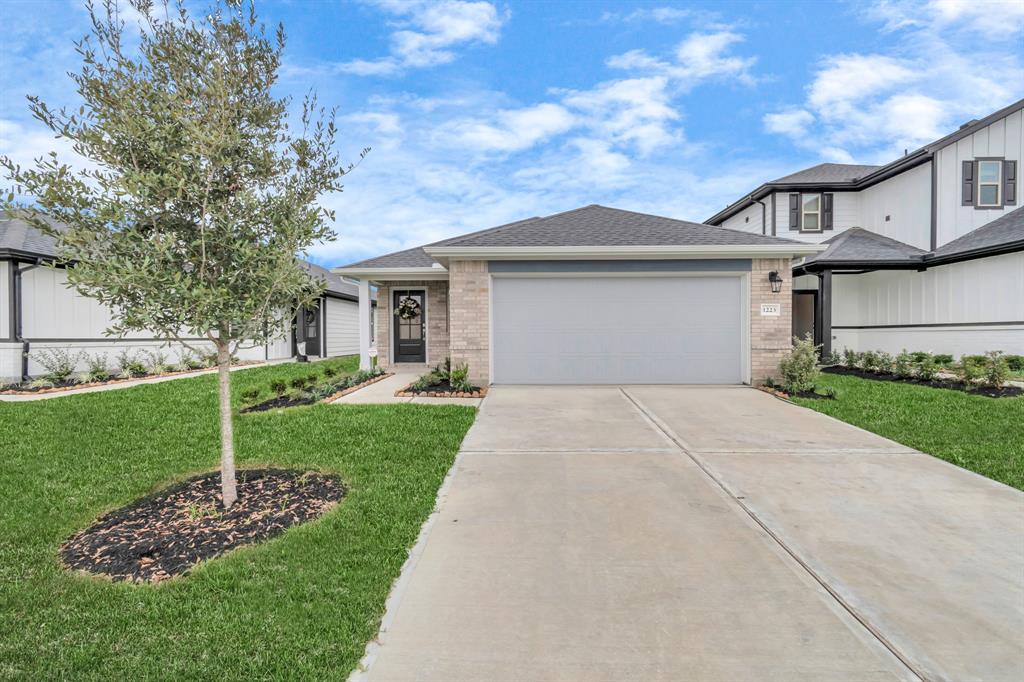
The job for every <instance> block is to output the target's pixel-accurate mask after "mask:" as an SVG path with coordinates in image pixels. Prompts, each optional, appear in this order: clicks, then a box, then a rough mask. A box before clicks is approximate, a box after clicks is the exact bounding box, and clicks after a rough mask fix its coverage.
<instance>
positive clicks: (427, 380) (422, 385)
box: [410, 371, 441, 391]
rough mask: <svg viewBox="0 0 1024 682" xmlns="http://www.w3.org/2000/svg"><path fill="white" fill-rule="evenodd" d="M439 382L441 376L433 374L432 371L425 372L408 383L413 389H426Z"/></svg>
mask: <svg viewBox="0 0 1024 682" xmlns="http://www.w3.org/2000/svg"><path fill="white" fill-rule="evenodd" d="M439 383H441V377H439V376H438V375H437V374H435V373H434V372H433V371H430V372H427V373H426V374H424V375H423V376H421V377H420V378H419V379H417V380H416V381H414V382H412V384H410V387H411V388H412V389H413V390H415V391H426V390H429V389H430V388H431V387H432V386H437V385H438V384H439Z"/></svg>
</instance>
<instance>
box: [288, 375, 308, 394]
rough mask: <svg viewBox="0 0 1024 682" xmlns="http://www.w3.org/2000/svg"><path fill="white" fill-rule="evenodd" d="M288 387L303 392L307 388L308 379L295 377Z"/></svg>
mask: <svg viewBox="0 0 1024 682" xmlns="http://www.w3.org/2000/svg"><path fill="white" fill-rule="evenodd" d="M288 385H289V386H291V387H292V388H294V389H295V390H296V391H301V390H302V389H304V388H305V387H306V377H295V378H294V379H292V380H291V381H289V382H288Z"/></svg>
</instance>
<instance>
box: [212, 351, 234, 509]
mask: <svg viewBox="0 0 1024 682" xmlns="http://www.w3.org/2000/svg"><path fill="white" fill-rule="evenodd" d="M230 369H231V351H230V349H229V348H228V345H227V344H226V343H225V344H224V345H218V346H217V385H218V389H219V397H220V490H221V496H222V497H223V500H224V508H225V509H229V508H230V507H231V505H233V504H234V503H235V500H237V499H238V490H237V488H236V486H235V432H234V426H233V424H232V423H231V372H230Z"/></svg>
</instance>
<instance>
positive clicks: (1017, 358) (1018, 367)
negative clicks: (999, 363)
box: [1006, 355, 1024, 372]
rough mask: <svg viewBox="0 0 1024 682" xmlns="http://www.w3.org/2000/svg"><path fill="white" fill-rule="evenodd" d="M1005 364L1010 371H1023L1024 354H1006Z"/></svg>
mask: <svg viewBox="0 0 1024 682" xmlns="http://www.w3.org/2000/svg"><path fill="white" fill-rule="evenodd" d="M1006 366H1007V367H1009V368H1010V371H1011V372H1024V355H1007V356H1006Z"/></svg>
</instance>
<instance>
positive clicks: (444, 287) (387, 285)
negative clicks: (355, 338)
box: [376, 280, 449, 368]
mask: <svg viewBox="0 0 1024 682" xmlns="http://www.w3.org/2000/svg"><path fill="white" fill-rule="evenodd" d="M395 289H399V290H402V289H425V290H426V292H427V312H426V314H427V363H428V364H431V365H436V364H437V363H439V362H441V361H442V360H444V359H445V357H446V356H447V355H448V338H449V334H448V325H449V322H448V282H444V281H435V280H430V281H416V282H381V283H380V286H379V287H378V288H377V329H376V341H377V363H378V364H380V365H381V366H382V367H384V368H387V367H390V366H391V364H392V363H391V342H392V333H393V332H392V327H391V322H392V320H393V319H394V315H393V314H392V313H391V303H392V299H393V298H394V297H393V296H392V292H393V291H394V290H395Z"/></svg>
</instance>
